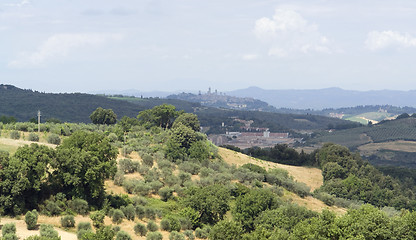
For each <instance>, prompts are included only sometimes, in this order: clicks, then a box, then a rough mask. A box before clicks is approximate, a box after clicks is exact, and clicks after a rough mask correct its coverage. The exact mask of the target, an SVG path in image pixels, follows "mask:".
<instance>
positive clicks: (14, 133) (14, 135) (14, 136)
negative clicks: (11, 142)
mask: <svg viewBox="0 0 416 240" xmlns="http://www.w3.org/2000/svg"><path fill="white" fill-rule="evenodd" d="M10 138H11V139H16V140H17V139H20V133H19V131H16V130H13V131H11V132H10Z"/></svg>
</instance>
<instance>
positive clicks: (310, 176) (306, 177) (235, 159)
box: [219, 148, 323, 191]
mask: <svg viewBox="0 0 416 240" xmlns="http://www.w3.org/2000/svg"><path fill="white" fill-rule="evenodd" d="M219 154H220V155H221V157H222V158H223V159H224V161H225V162H227V163H228V164H235V165H236V166H241V165H244V164H246V163H252V164H256V165H259V166H261V167H264V168H266V169H270V168H282V169H285V170H286V171H288V172H289V174H290V175H292V176H293V178H294V179H295V180H296V181H298V182H303V183H305V184H306V185H308V186H309V187H310V188H311V191H313V190H315V189H317V188H319V187H320V186H322V184H323V177H322V172H321V170H320V169H317V168H308V167H297V166H289V165H284V164H279V163H273V162H267V161H263V160H260V159H256V158H253V157H250V156H247V155H245V154H242V153H238V152H234V151H231V150H229V149H225V148H219Z"/></svg>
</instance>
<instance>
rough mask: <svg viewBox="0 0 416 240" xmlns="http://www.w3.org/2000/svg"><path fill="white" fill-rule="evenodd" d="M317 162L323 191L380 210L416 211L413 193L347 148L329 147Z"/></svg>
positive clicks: (318, 155)
mask: <svg viewBox="0 0 416 240" xmlns="http://www.w3.org/2000/svg"><path fill="white" fill-rule="evenodd" d="M317 161H318V163H319V165H320V167H321V169H322V174H323V177H324V185H323V186H322V187H321V189H320V190H321V191H324V192H327V193H330V194H332V195H335V196H337V197H341V198H345V199H352V200H360V201H364V202H366V203H371V204H373V205H375V206H378V207H383V206H392V207H395V208H396V209H401V208H407V209H414V208H415V207H416V201H415V199H416V197H415V194H414V193H413V192H412V191H411V189H404V188H403V185H402V184H401V183H400V182H399V181H397V180H395V179H394V178H392V177H390V176H385V175H383V174H382V173H381V172H380V171H378V170H377V169H376V168H375V167H373V166H372V165H370V164H369V163H368V162H367V161H364V160H362V159H361V157H360V155H359V154H354V153H351V152H350V151H349V149H348V148H346V147H342V146H340V145H336V144H325V145H324V146H323V147H322V148H321V149H320V150H319V152H318V154H317Z"/></svg>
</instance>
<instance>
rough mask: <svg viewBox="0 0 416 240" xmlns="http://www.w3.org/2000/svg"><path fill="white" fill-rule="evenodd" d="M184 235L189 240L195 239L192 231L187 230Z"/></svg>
mask: <svg viewBox="0 0 416 240" xmlns="http://www.w3.org/2000/svg"><path fill="white" fill-rule="evenodd" d="M183 235H185V237H186V238H187V239H188V240H194V239H195V236H194V232H193V231H192V230H186V231H185V232H183Z"/></svg>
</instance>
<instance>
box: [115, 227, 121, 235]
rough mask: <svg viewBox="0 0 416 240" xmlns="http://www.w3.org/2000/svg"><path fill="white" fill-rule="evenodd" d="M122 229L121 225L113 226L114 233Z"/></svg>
mask: <svg viewBox="0 0 416 240" xmlns="http://www.w3.org/2000/svg"><path fill="white" fill-rule="evenodd" d="M120 230H121V228H120V226H114V227H113V231H114V233H118V232H120Z"/></svg>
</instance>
